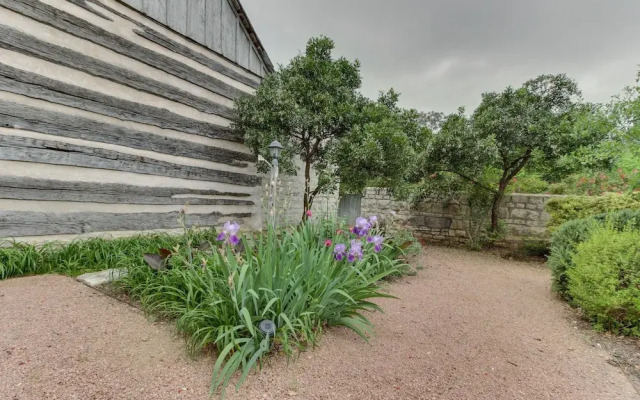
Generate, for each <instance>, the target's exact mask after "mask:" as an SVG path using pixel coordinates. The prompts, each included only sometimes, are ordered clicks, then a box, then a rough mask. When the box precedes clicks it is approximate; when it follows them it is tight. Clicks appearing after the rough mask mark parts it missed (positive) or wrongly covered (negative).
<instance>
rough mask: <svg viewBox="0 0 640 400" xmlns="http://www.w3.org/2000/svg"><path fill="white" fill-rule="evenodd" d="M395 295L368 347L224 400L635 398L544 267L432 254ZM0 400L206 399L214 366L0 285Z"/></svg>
mask: <svg viewBox="0 0 640 400" xmlns="http://www.w3.org/2000/svg"><path fill="white" fill-rule="evenodd" d="M423 265H424V267H425V269H424V270H423V271H420V273H419V274H418V276H415V277H407V278H403V279H401V280H400V281H398V282H394V283H393V284H391V285H389V290H390V292H391V293H392V294H394V295H396V296H398V297H399V298H400V299H397V300H396V299H384V300H381V301H380V302H379V303H380V305H381V306H382V308H383V309H384V310H385V311H386V313H385V314H380V313H377V314H374V315H372V316H371V317H372V318H371V320H372V321H373V322H374V323H375V325H376V332H375V335H374V336H373V337H372V338H371V341H370V344H366V343H364V342H363V341H362V340H361V339H360V338H358V337H357V336H356V335H355V334H354V333H352V332H349V331H347V330H346V329H342V328H338V329H331V330H329V332H327V333H326V334H325V335H324V336H323V338H322V340H321V343H320V346H319V347H318V348H316V349H315V351H313V352H311V351H309V352H307V353H303V354H302V355H301V356H300V358H299V359H298V360H297V361H296V362H295V363H291V364H289V365H287V362H286V359H284V358H276V359H273V360H272V361H270V362H269V365H268V366H267V367H266V368H265V369H264V370H263V371H262V372H260V373H256V374H255V375H254V376H253V377H252V378H250V380H249V381H248V383H247V384H246V385H245V386H244V387H243V388H242V389H241V390H240V392H239V393H235V392H234V391H233V390H230V391H229V395H228V396H227V398H228V399H289V398H297V399H336V400H337V399H341V400H342V399H363V400H364V399H367V400H368V399H385V400H387V399H456V400H461V399H528V400H531V399H566V400H570V399H581V400H589V399H593V400H596V399H597V400H603V399H639V398H640V396H639V395H638V392H636V391H635V390H634V388H633V386H632V384H631V383H630V381H629V380H628V379H627V377H626V376H625V375H624V374H623V373H622V372H621V370H620V369H618V368H617V367H614V366H612V365H610V364H608V363H607V359H608V354H607V353H606V352H605V351H604V350H602V349H598V348H596V347H592V346H591V345H589V344H588V342H587V341H586V340H585V337H584V333H581V331H580V330H579V329H577V327H575V324H574V323H573V321H572V319H573V316H574V314H573V313H572V312H571V311H569V310H567V308H566V307H565V306H564V305H563V303H562V302H560V301H558V300H557V299H556V298H555V297H554V296H553V294H552V293H551V292H550V291H549V283H550V282H549V279H550V277H549V272H548V271H547V270H546V269H545V268H544V267H542V266H541V265H536V264H529V263H518V262H508V261H505V260H502V259H500V258H497V257H495V256H492V255H487V254H481V253H469V252H465V251H462V250H455V249H447V248H437V247H436V248H429V249H428V251H427V255H426V257H425V258H424V261H423ZM0 321H2V323H1V324H0V377H1V379H0V399H28V400H31V399H82V400H85V399H87V400H89V399H145V400H146V399H206V398H207V394H208V387H209V380H210V372H211V370H212V365H213V361H212V359H210V358H202V359H200V360H190V359H189V358H188V357H187V356H186V353H185V347H184V342H183V341H182V339H180V338H178V337H176V336H175V335H174V334H173V331H172V329H171V328H170V326H169V325H166V324H163V323H153V322H150V321H148V320H147V319H146V318H145V317H144V316H143V315H142V314H141V313H140V312H139V311H138V310H136V309H135V308H132V307H130V306H128V305H126V304H123V303H121V302H119V301H117V300H114V299H112V298H109V297H107V296H104V295H102V294H100V293H98V292H96V291H94V290H92V289H89V288H88V287H85V286H83V285H81V284H79V283H77V282H75V281H74V280H72V279H69V278H65V277H60V276H38V277H29V278H18V279H10V280H7V281H3V282H0Z"/></svg>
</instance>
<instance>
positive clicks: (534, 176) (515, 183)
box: [507, 170, 549, 194]
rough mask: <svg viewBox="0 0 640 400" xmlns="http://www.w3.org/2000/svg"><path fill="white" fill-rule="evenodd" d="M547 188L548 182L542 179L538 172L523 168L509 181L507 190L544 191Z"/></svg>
mask: <svg viewBox="0 0 640 400" xmlns="http://www.w3.org/2000/svg"><path fill="white" fill-rule="evenodd" d="M548 190H549V183H548V182H546V181H545V180H544V179H542V177H541V175H540V174H538V173H531V172H529V171H526V170H523V171H522V172H521V173H520V174H518V176H517V177H514V178H513V179H511V182H509V187H508V189H507V191H508V192H513V193H533V194H540V193H546V192H547V191H548Z"/></svg>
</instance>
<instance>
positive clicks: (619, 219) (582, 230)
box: [547, 210, 640, 298]
mask: <svg viewBox="0 0 640 400" xmlns="http://www.w3.org/2000/svg"><path fill="white" fill-rule="evenodd" d="M605 223H608V224H609V225H610V226H611V227H612V229H616V230H618V231H621V230H623V229H624V228H625V227H627V226H629V227H631V228H638V229H640V211H631V210H623V211H617V212H612V213H604V214H600V215H596V216H593V217H589V218H583V219H577V220H573V221H568V222H566V223H564V224H563V225H562V226H561V227H560V228H559V229H558V230H556V231H555V232H554V233H553V234H552V236H551V244H550V253H549V258H548V260H547V265H548V266H549V267H550V269H551V272H552V274H553V283H552V286H553V289H554V290H555V291H556V292H558V293H559V294H560V295H562V296H563V297H565V298H570V295H569V293H568V287H567V280H568V277H567V271H568V270H570V269H571V268H573V265H574V264H573V256H574V254H575V252H576V248H577V247H578V245H579V244H580V243H582V242H584V241H585V240H587V239H588V238H589V237H590V236H591V234H592V232H593V231H594V230H595V229H598V228H600V227H602V226H603V225H604V224H605Z"/></svg>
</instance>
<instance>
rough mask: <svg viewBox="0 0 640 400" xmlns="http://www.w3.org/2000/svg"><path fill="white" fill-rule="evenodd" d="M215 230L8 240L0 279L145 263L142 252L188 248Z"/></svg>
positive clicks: (2, 252)
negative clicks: (31, 241) (58, 240)
mask: <svg viewBox="0 0 640 400" xmlns="http://www.w3.org/2000/svg"><path fill="white" fill-rule="evenodd" d="M215 237H216V233H215V231H214V230H201V231H196V230H189V231H187V233H186V234H185V235H181V236H174V235H169V234H149V235H137V236H131V237H123V238H118V239H104V238H91V239H86V240H76V241H73V242H71V243H66V244H65V243H46V244H44V245H41V246H36V245H30V244H25V243H10V242H6V243H5V244H4V246H2V247H0V279H6V278H10V277H15V276H23V275H35V274H48V273H59V274H64V275H70V276H77V275H81V274H83V273H85V272H91V271H100V270H104V269H110V268H127V267H130V266H131V265H139V266H144V265H145V264H144V260H143V258H142V255H143V254H144V253H156V252H157V251H158V249H159V248H166V249H174V248H176V246H178V247H180V246H182V248H185V247H186V245H187V242H193V243H199V242H200V241H204V240H209V241H213V240H215Z"/></svg>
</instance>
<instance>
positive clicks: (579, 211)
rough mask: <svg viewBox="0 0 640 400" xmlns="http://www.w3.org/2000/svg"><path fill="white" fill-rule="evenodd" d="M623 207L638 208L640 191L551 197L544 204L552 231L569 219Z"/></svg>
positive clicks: (622, 208) (639, 208)
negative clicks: (549, 216)
mask: <svg viewBox="0 0 640 400" xmlns="http://www.w3.org/2000/svg"><path fill="white" fill-rule="evenodd" d="M625 209H629V210H640V193H628V194H607V195H604V196H567V197H558V198H553V199H551V200H549V202H548V203H547V205H546V210H547V212H548V213H549V214H550V215H551V219H550V220H549V223H548V224H547V227H548V228H549V230H550V231H551V232H553V231H555V230H556V229H558V228H559V227H560V226H561V225H562V224H564V223H565V222H567V221H570V220H574V219H580V218H585V217H589V216H593V215H598V214H601V213H605V212H611V211H618V210H625Z"/></svg>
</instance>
